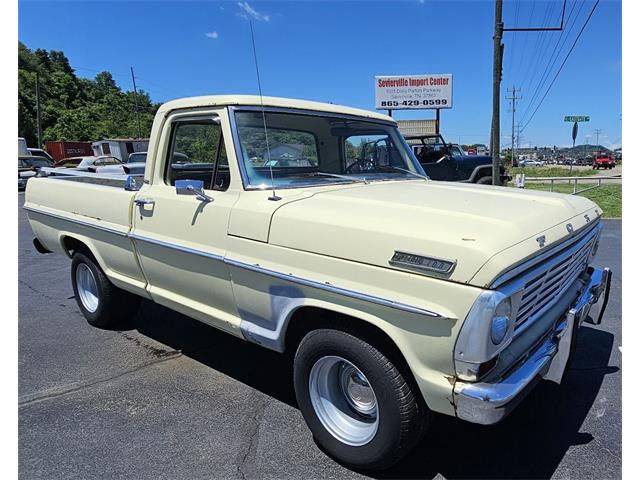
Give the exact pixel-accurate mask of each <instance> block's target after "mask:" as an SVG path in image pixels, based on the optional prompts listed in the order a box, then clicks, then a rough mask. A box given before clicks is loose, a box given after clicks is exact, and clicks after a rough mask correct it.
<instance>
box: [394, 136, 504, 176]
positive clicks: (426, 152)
mask: <svg viewBox="0 0 640 480" xmlns="http://www.w3.org/2000/svg"><path fill="white" fill-rule="evenodd" d="M405 140H406V141H407V143H409V145H410V146H411V149H412V150H413V153H414V155H415V156H416V158H417V159H418V161H419V162H420V165H421V166H422V168H423V169H424V171H425V172H426V174H427V175H428V176H429V178H431V179H432V180H442V181H450V182H466V183H482V184H487V185H490V184H491V181H492V168H493V167H492V160H491V156H489V155H463V154H460V150H459V148H458V149H456V148H454V146H453V144H451V143H446V142H445V141H444V138H442V135H440V134H437V135H410V136H405ZM500 180H501V182H502V184H503V185H504V184H506V183H507V182H508V181H509V180H511V177H510V176H508V175H506V172H505V169H504V167H503V166H502V165H501V166H500Z"/></svg>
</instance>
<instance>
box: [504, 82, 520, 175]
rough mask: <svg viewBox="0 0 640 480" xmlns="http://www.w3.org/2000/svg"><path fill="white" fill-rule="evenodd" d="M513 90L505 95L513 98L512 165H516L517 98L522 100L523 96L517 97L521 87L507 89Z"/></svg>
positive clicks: (509, 98) (508, 98) (510, 98)
mask: <svg viewBox="0 0 640 480" xmlns="http://www.w3.org/2000/svg"><path fill="white" fill-rule="evenodd" d="M509 91H510V92H511V96H510V97H505V98H506V99H507V100H511V165H512V166H516V163H515V160H514V153H515V141H516V130H515V129H516V100H520V99H521V98H522V97H517V96H516V92H519V91H520V89H516V86H515V85H514V86H513V88H512V89H511V90H509V89H507V92H509Z"/></svg>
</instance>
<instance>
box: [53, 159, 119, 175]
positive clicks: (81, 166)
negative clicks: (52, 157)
mask: <svg viewBox="0 0 640 480" xmlns="http://www.w3.org/2000/svg"><path fill="white" fill-rule="evenodd" d="M54 166H55V167H56V168H69V169H74V170H78V171H85V172H91V173H121V174H124V173H125V172H124V169H123V168H122V162H121V161H120V160H118V159H117V158H116V157H112V156H110V155H102V156H99V157H94V156H89V157H71V158H64V159H62V160H60V161H59V162H56V163H55V165H54Z"/></svg>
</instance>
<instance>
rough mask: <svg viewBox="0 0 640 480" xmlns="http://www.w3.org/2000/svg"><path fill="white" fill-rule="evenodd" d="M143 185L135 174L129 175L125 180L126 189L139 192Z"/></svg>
mask: <svg viewBox="0 0 640 480" xmlns="http://www.w3.org/2000/svg"><path fill="white" fill-rule="evenodd" d="M140 187H141V185H140V184H139V183H138V182H137V181H136V177H134V176H133V175H127V179H126V180H125V181H124V189H125V190H127V191H128V192H137V191H138V190H140Z"/></svg>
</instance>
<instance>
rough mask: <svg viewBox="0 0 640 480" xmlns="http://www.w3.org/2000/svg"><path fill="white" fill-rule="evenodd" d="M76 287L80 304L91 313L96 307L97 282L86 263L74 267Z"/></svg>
mask: <svg viewBox="0 0 640 480" xmlns="http://www.w3.org/2000/svg"><path fill="white" fill-rule="evenodd" d="M76 287H77V289H78V296H79V297H80V301H81V302H82V306H83V307H84V308H86V309H87V310H88V311H89V312H91V313H93V312H95V311H96V310H97V309H98V303H99V302H100V299H99V297H98V283H97V282H96V277H94V275H93V272H92V271H91V269H90V268H89V267H88V266H87V264H86V263H80V264H79V265H78V267H77V268H76Z"/></svg>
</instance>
